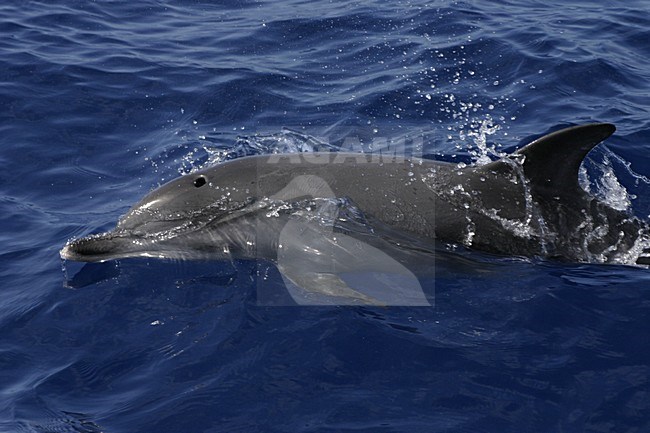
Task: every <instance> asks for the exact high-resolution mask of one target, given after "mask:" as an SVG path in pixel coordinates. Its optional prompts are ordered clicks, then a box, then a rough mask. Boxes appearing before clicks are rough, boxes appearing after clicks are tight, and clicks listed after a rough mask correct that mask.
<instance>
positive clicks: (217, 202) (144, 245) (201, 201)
mask: <svg viewBox="0 0 650 433" xmlns="http://www.w3.org/2000/svg"><path fill="white" fill-rule="evenodd" d="M213 176H214V170H211V169H208V170H204V171H201V172H197V173H194V174H190V175H186V176H183V177H180V178H178V179H176V180H173V181H171V182H169V183H167V184H165V185H163V186H161V187H160V188H158V189H156V190H154V191H152V192H151V193H149V194H148V195H146V196H145V197H144V198H143V199H142V200H141V201H140V202H139V203H137V204H136V205H135V206H133V207H132V208H131V209H130V210H129V211H128V212H127V213H126V215H124V216H123V217H122V218H121V219H120V220H119V222H118V223H117V226H116V227H115V229H113V230H112V231H110V232H107V233H101V234H95V235H90V236H87V237H84V238H79V239H73V240H70V241H69V242H68V243H67V244H66V245H65V246H64V247H63V249H62V250H61V252H60V255H61V258H63V259H66V260H75V261H84V262H101V261H106V260H112V259H118V258H125V257H160V258H202V257H206V258H208V257H218V256H223V255H224V254H229V251H231V249H233V248H242V245H251V241H250V240H248V239H247V237H248V236H249V234H247V233H246V224H242V221H248V220H250V218H249V217H250V216H251V215H252V214H255V213H256V211H257V210H259V206H257V207H256V205H255V200H254V199H253V198H252V197H251V194H249V191H248V189H246V188H239V187H231V186H224V185H223V182H219V180H218V179H212V177H213ZM249 222H250V221H249ZM251 224H252V223H251ZM249 228H250V227H249Z"/></svg>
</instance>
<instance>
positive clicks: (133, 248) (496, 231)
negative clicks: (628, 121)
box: [60, 123, 648, 303]
mask: <svg viewBox="0 0 650 433" xmlns="http://www.w3.org/2000/svg"><path fill="white" fill-rule="evenodd" d="M614 131H615V127H614V126H613V125H611V124H607V123H594V124H586V125H580V126H573V127H569V128H565V129H562V130H559V131H556V132H553V133H550V134H548V135H545V136H543V137H541V138H538V139H536V140H534V141H532V142H531V143H529V144H527V145H526V146H524V147H523V148H521V149H519V150H517V151H515V152H514V153H512V154H509V155H507V156H506V157H504V158H502V159H499V160H497V161H494V162H491V163H488V164H485V165H469V166H465V167H461V166H459V165H458V164H454V163H448V162H441V161H434V160H428V159H421V158H403V157H397V156H395V155H382V154H363V153H343V152H341V153H336V152H315V153H292V154H273V155H255V156H247V157H242V158H238V159H234V160H230V161H227V162H224V163H221V164H218V165H216V166H214V167H211V168H208V169H204V170H201V171H197V172H195V173H191V174H188V175H185V176H182V177H180V178H178V179H176V180H172V181H171V182H169V183H167V184H165V185H163V186H161V187H159V188H158V189H156V190H154V191H152V192H151V193H149V194H148V195H146V196H145V197H144V198H143V199H142V200H141V201H140V202H138V203H137V204H135V205H134V206H133V207H132V208H131V209H130V210H129V211H128V212H127V213H126V215H124V216H123V217H122V218H121V219H120V220H119V221H118V223H117V226H116V227H115V229H113V230H112V231H110V232H107V233H101V234H94V235H90V236H87V237H83V238H79V239H72V240H70V241H68V243H67V244H66V245H65V246H64V247H63V249H62V250H61V252H60V255H61V257H62V258H63V259H66V260H74V261H82V262H101V261H107V260H113V259H121V258H127V257H159V258H178V259H223V258H232V257H237V258H253V259H255V258H263V259H268V260H272V261H274V262H276V263H277V264H278V268H279V269H280V271H281V273H282V275H283V276H286V277H287V279H288V280H289V281H290V282H291V283H294V284H295V285H297V286H300V287H303V288H304V287H308V291H310V292H311V293H315V292H319V293H321V294H322V293H324V292H327V290H329V289H331V288H333V289H332V290H331V292H332V293H330V294H326V296H329V295H332V296H339V297H342V298H344V297H348V298H350V297H351V298H352V299H356V300H357V301H359V302H362V303H363V302H365V301H368V300H369V298H367V297H364V295H362V294H359V291H356V290H352V289H350V285H349V283H346V282H345V281H343V280H342V278H341V276H340V274H341V272H339V275H338V276H333V275H334V274H335V272H331V271H332V269H333V268H336V269H338V270H341V269H342V270H343V271H345V272H352V271H353V270H355V269H356V270H359V271H362V270H364V269H377V268H383V269H384V270H386V271H387V272H393V273H394V274H396V275H399V276H400V277H403V278H402V279H403V280H404V278H405V279H406V280H407V282H408V283H409V284H410V283H411V282H413V278H412V274H410V273H409V272H408V270H407V269H405V268H404V266H402V265H401V264H400V263H398V262H396V261H395V260H391V258H390V257H389V256H390V254H389V253H388V255H387V253H385V252H386V251H388V249H389V248H388V245H393V246H394V245H401V246H404V245H405V244H408V241H409V240H410V241H413V243H414V244H418V243H421V242H429V244H432V243H433V242H436V243H440V242H443V243H448V244H460V245H464V246H465V247H468V248H471V249H476V250H480V251H485V252H489V253H497V254H502V255H513V256H529V257H530V256H539V257H544V258H554V259H561V260H566V261H572V262H602V263H608V262H625V261H626V260H629V259H630V258H631V257H632V258H634V259H636V260H637V263H639V264H648V258H647V256H644V255H642V254H640V250H643V247H644V246H647V241H648V227H647V225H646V223H645V222H643V221H641V220H639V219H638V218H636V217H634V216H632V215H630V214H628V213H627V212H624V211H620V210H616V209H613V208H612V207H610V206H608V205H607V204H606V203H604V202H601V201H599V200H597V199H596V198H594V197H593V196H591V195H589V194H588V193H587V192H585V191H584V190H583V189H582V188H581V186H580V185H579V182H578V171H579V169H580V165H581V163H582V161H583V159H584V158H585V156H586V155H587V153H588V152H589V151H590V150H591V149H593V148H594V147H595V146H596V145H597V144H598V143H600V142H602V141H603V140H605V139H606V138H607V137H609V136H610V135H611V134H613V133H614ZM375 229H377V230H376V231H375ZM369 232H372V233H370V234H369ZM644 242H645V243H644ZM323 256H326V257H327V258H328V259H327V260H325V261H323V259H322V257H323ZM637 257H638V259H637ZM400 266H401V267H400ZM311 271H313V272H311ZM407 285H408V284H407ZM314 287H317V288H316V289H314ZM348 289H350V290H348ZM414 292H417V287H415V286H414ZM414 302H416V303H417V302H419V301H418V300H416V301H414Z"/></svg>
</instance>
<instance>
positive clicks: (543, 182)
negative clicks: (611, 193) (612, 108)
mask: <svg viewBox="0 0 650 433" xmlns="http://www.w3.org/2000/svg"><path fill="white" fill-rule="evenodd" d="M615 130H616V127H614V125H612V124H610V123H591V124H588V125H580V126H572V127H569V128H565V129H561V130H559V131H555V132H552V133H550V134H547V135H545V136H543V137H541V138H538V139H537V140H535V141H533V142H532V143H529V144H528V145H526V146H525V147H523V148H521V149H519V150H518V151H517V152H516V153H517V154H519V155H523V156H524V157H525V158H524V163H523V167H524V174H525V175H526V178H527V179H528V181H529V182H530V185H531V188H533V190H535V192H536V193H537V194H541V195H552V196H566V195H569V194H573V193H575V192H576V191H580V190H581V189H580V185H579V184H578V170H579V169H580V164H582V160H583V159H584V158H585V156H587V153H589V151H590V150H591V149H593V148H594V147H595V146H596V145H597V144H598V143H600V142H601V141H603V140H605V139H606V138H607V137H609V136H610V135H612V134H613V133H614V131H615Z"/></svg>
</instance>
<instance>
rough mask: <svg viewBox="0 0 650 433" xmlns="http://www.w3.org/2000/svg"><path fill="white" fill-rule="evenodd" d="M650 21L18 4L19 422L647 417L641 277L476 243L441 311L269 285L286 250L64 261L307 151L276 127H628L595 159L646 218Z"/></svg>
mask: <svg viewBox="0 0 650 433" xmlns="http://www.w3.org/2000/svg"><path fill="white" fill-rule="evenodd" d="M649 12H650V7H649V6H648V4H647V2H644V1H630V2H625V3H624V4H622V3H621V4H617V5H608V4H605V3H601V2H588V1H575V2H564V1H562V2H560V1H545V2H537V1H535V0H527V1H525V2H505V3H504V2H499V3H496V2H493V3H490V2H471V1H467V2H464V1H458V2H448V1H445V2H442V1H432V2H424V1H422V2H418V1H398V2H380V1H374V2H373V1H365V2H355V1H350V2H334V1H309V2H307V1H297V0H290V1H282V2H272V1H200V0H196V1H171V0H142V1H138V2H129V3H127V2H110V1H106V2H88V1H73V0H65V1H61V2H44V1H29V2H17V1H15V2H14V1H6V2H3V3H2V5H0V33H1V35H2V38H0V62H1V67H0V101H1V102H2V104H1V107H2V110H0V128H1V131H2V133H1V134H0V143H1V145H0V164H1V165H2V170H1V171H0V219H1V221H2V224H1V225H0V240H1V241H2V243H1V245H2V252H1V254H0V263H2V266H1V268H0V283H1V284H0V431H2V432H107V433H108V432H340V431H358V432H558V431H569V432H581V431H594V432H595V431H602V432H605V431H606V432H646V431H648V430H650V416H649V415H648V409H650V395H649V388H648V385H649V380H648V377H649V374H650V349H648V345H647V341H648V340H647V324H646V320H647V317H648V316H650V294H649V292H648V287H649V284H650V274H649V273H648V270H647V269H645V268H640V267H634V266H626V265H603V264H598V263H592V264H588V263H583V264H567V263H557V262H553V261H544V260H538V259H522V258H504V257H492V256H486V255H483V254H480V253H473V252H458V253H457V254H455V253H450V254H449V255H443V256H442V257H440V258H437V260H436V263H435V271H436V272H435V276H434V277H423V278H424V280H423V286H425V287H427V296H429V297H430V298H431V299H432V300H433V299H435V302H434V305H433V306H432V307H426V308H424V307H420V308H406V307H400V308H398V307H388V308H370V307H273V306H265V305H260V303H259V302H257V296H258V289H259V288H260V279H263V280H264V285H266V286H269V287H271V286H280V285H281V284H282V280H281V278H280V276H279V275H278V272H277V270H276V269H275V268H274V266H273V264H272V263H264V262H261V263H255V262H251V261H243V260H242V261H235V262H218V261H215V262H177V261H162V260H153V259H151V260H149V259H133V260H121V261H117V262H109V263H104V264H99V265H88V266H85V267H81V266H73V264H63V263H62V262H61V260H60V259H59V255H58V251H59V249H60V248H61V247H62V246H63V244H64V243H65V242H66V240H68V239H69V238H71V237H75V236H82V235H86V234H88V233H94V232H98V231H102V230H106V229H109V228H111V227H112V226H113V225H114V223H115V221H116V220H117V219H118V217H119V216H120V215H122V214H124V213H125V212H126V210H127V209H128V208H129V207H130V206H131V205H132V204H133V203H135V202H136V201H137V200H139V198H140V197H142V196H143V195H144V194H145V193H147V192H148V191H150V190H151V189H152V188H153V187H155V186H157V185H159V184H161V183H162V182H164V181H167V180H169V179H172V178H174V177H176V176H178V175H179V174H181V173H186V172H188V171H190V170H192V169H193V168H196V167H203V166H206V165H208V164H210V163H212V162H214V161H215V160H219V159H220V158H221V157H222V156H223V155H224V154H232V153H233V152H234V151H239V150H240V149H244V150H245V151H246V152H265V151H269V150H273V149H277V148H278V147H281V146H282V145H284V144H286V142H287V140H288V141H289V142H290V143H289V144H291V143H292V141H291V140H290V139H287V136H289V138H291V137H293V135H291V134H294V133H293V132H287V130H285V129H283V128H285V127H287V128H290V130H291V131H297V133H298V134H301V135H300V137H303V139H306V138H305V137H312V136H314V137H321V138H325V139H327V140H328V141H330V142H331V143H334V145H341V144H342V143H343V144H345V143H346V138H347V137H351V136H354V137H366V139H367V140H366V141H365V143H371V142H373V139H375V138H383V139H391V140H392V139H400V138H403V137H408V136H418V137H426V138H427V140H426V141H425V142H423V143H422V145H423V146H425V147H426V149H424V150H422V151H423V152H424V153H426V154H427V155H431V156H436V157H440V158H444V159H448V160H458V161H465V162H471V161H472V160H473V159H475V158H476V157H477V155H479V153H480V147H479V146H480V144H481V140H480V138H481V134H480V132H481V131H483V132H485V130H486V129H485V127H486V126H490V125H491V126H492V127H495V126H496V127H498V128H495V130H494V131H490V132H492V133H491V134H488V135H487V136H486V137H485V136H483V138H486V139H487V143H488V145H489V146H495V148H496V149H499V150H507V151H510V150H512V149H514V148H516V147H517V146H518V145H520V144H521V143H522V142H525V141H528V140H529V139H530V138H531V137H536V136H539V135H540V134H542V133H544V132H547V131H549V130H551V129H555V128H557V127H559V126H562V125H568V124H578V123H583V122H590V121H607V122H612V123H615V124H616V125H617V128H618V130H617V132H616V134H615V135H614V136H613V137H612V138H610V139H609V140H608V141H607V143H606V145H605V146H602V145H601V146H599V147H598V148H597V149H596V150H595V151H594V152H592V154H591V155H590V162H589V164H587V165H588V167H587V169H588V171H590V173H589V174H590V175H591V177H592V179H595V180H594V181H593V183H594V184H595V185H598V184H599V182H598V176H599V174H602V173H601V171H603V170H606V169H607V168H608V167H609V168H610V169H611V173H613V174H614V175H615V177H616V181H617V183H616V184H617V185H619V186H622V187H624V188H625V191H627V194H628V195H629V199H630V202H631V205H630V206H631V210H632V212H634V214H636V215H637V216H639V217H641V218H646V219H647V218H648V214H650V190H649V185H650V181H649V180H648V178H650V157H648V154H647V152H646V151H645V149H646V148H647V146H648V143H649V142H650V115H649V114H650V113H649V107H650V64H649V61H648V59H649V58H650V45H649V44H648V43H647V41H648V40H650V30H649V29H650V13H649ZM488 129H490V128H488ZM256 134H262V138H260V136H259V135H256ZM255 137H257V138H255ZM264 137H265V138H264ZM268 140H270V144H268ZM303 141H304V140H303ZM411 142H412V143H417V140H412V141H411ZM265 146H267V147H265ZM268 146H270V147H268ZM246 149H247V150H246ZM229 152H230V153H229ZM235 153H236V152H235ZM599 170H600V171H599ZM603 193H604V194H605V196H606V197H608V199H610V200H611V199H613V197H612V190H611V189H610V190H607V189H605V191H604V192H603ZM260 275H263V278H260Z"/></svg>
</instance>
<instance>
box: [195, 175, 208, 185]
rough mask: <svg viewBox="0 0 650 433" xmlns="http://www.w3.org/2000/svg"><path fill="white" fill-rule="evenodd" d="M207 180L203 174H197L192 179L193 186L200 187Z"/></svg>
mask: <svg viewBox="0 0 650 433" xmlns="http://www.w3.org/2000/svg"><path fill="white" fill-rule="evenodd" d="M207 182H208V181H207V180H206V179H205V177H203V176H199V177H197V178H196V179H194V186H195V187H197V188H201V187H202V186H203V185H205V184H206V183H207Z"/></svg>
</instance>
